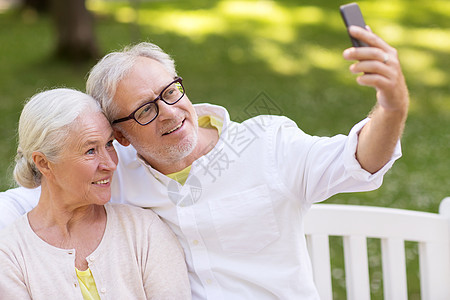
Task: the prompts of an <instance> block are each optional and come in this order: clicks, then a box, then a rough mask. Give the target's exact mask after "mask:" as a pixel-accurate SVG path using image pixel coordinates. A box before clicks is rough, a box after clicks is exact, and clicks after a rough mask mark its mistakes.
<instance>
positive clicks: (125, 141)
mask: <svg viewBox="0 0 450 300" xmlns="http://www.w3.org/2000/svg"><path fill="white" fill-rule="evenodd" d="M113 131H114V138H115V139H116V140H117V141H118V142H119V143H120V144H121V145H122V146H124V147H127V146H129V145H130V141H129V140H128V139H127V138H126V137H125V136H124V135H123V134H122V131H120V130H119V129H117V128H113Z"/></svg>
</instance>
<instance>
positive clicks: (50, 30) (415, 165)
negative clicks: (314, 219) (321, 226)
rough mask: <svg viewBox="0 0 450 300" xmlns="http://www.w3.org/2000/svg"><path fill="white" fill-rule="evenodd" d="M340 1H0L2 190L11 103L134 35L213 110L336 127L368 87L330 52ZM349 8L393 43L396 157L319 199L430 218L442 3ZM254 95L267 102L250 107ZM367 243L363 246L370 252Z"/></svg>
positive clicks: (439, 110)
mask: <svg viewBox="0 0 450 300" xmlns="http://www.w3.org/2000/svg"><path fill="white" fill-rule="evenodd" d="M23 1H25V0H23ZM52 2H53V4H52ZM347 2H349V1H337V0H303V1H299V0H284V1H262V0H260V1H256V0H255V1H250V0H249V1H227V0H194V1H176V0H167V1H157V0H154V1H151V0H129V1H115V0H107V1H106V0H103V1H101V0H86V2H84V1H82V0H48V1H44V0H34V1H30V0H26V3H25V2H20V1H19V0H0V127H1V131H0V144H1V147H0V178H1V181H0V188H1V189H2V190H5V189H8V188H9V187H11V186H13V181H12V179H11V164H12V162H13V158H14V155H15V151H16V126H17V121H18V118H19V115H20V111H21V108H22V106H23V103H24V101H25V100H26V99H27V98H29V97H30V96H32V95H33V94H35V93H36V92H39V91H41V90H43V89H47V88H53V87H62V86H64V87H72V88H77V89H80V90H83V91H84V84H85V80H86V74H87V73H88V71H89V69H90V68H91V67H92V66H93V65H94V64H95V62H96V61H97V59H98V58H99V57H100V56H102V55H104V54H105V53H107V52H109V51H112V50H118V49H121V48H122V47H123V46H125V45H128V44H132V43H137V42H140V41H150V42H153V43H156V44H158V45H159V46H160V47H162V48H163V49H164V50H165V51H166V52H168V53H170V54H171V55H172V56H173V57H174V58H175V60H176V62H177V70H178V73H179V75H181V76H182V77H183V78H184V81H183V83H184V85H185V87H186V90H187V93H188V95H189V98H190V99H191V100H192V101H193V102H194V103H201V102H209V103H213V104H218V105H223V106H225V107H227V108H228V109H229V111H230V113H231V116H232V118H233V119H235V120H243V119H245V118H248V117H249V116H251V115H253V114H260V113H277V114H282V115H286V116H288V117H290V118H291V119H293V120H295V121H296V122H297V124H298V125H299V127H300V128H302V129H303V130H304V131H305V132H307V133H310V134H313V135H321V136H324V135H325V136H332V135H336V134H347V133H348V131H349V130H350V128H351V127H352V126H353V125H354V124H355V123H356V122H358V121H360V120H361V119H363V118H364V117H365V116H366V115H367V114H368V112H369V111H370V110H371V108H372V106H373V105H374V104H375V92H374V90H373V89H371V88H367V87H360V86H358V85H357V84H356V82H355V78H356V76H355V75H353V74H351V73H350V72H349V71H348V67H349V66H350V64H351V63H350V62H347V61H345V60H344V59H343V58H342V51H343V50H344V49H345V48H347V47H349V46H350V41H349V38H348V36H347V33H346V30H345V27H344V25H343V22H342V20H341V17H340V14H339V5H341V4H345V3H347ZM55 3H59V4H58V5H56V4H55ZM358 3H359V5H360V7H361V10H362V12H363V14H364V16H365V19H366V22H367V24H369V25H370V26H371V28H372V30H373V31H374V32H375V33H377V34H379V35H380V36H381V37H383V38H384V39H385V40H386V41H387V42H388V43H390V44H391V45H393V46H394V47H396V48H397V49H398V51H399V55H400V59H401V62H402V66H403V70H404V73H405V76H406V79H407V83H408V86H409V90H410V96H411V106H410V113H409V119H408V121H407V126H406V130H405V133H404V136H403V142H402V147H403V152H404V153H403V157H402V158H401V159H400V160H399V161H398V162H397V163H396V164H395V165H394V167H393V169H392V170H391V171H390V173H389V174H388V175H387V176H386V177H385V182H384V185H383V186H382V187H381V188H380V189H379V190H377V191H373V192H369V193H358V194H343V195H337V196H334V197H333V198H331V199H330V200H329V201H328V203H349V204H363V205H374V206H386V207H396V208H406V209H412V210H420V211H428V212H437V211H438V207H439V202H440V201H441V200H442V199H443V198H444V197H446V196H450V179H449V178H450V177H449V175H450V174H449V169H450V72H449V70H450V59H449V58H450V1H448V0H441V1H438V0H427V1H425V0H366V1H359V2H358ZM52 7H54V9H51V8H52ZM83 9H85V11H84V10H83ZM77 18H81V19H80V20H82V22H81V25H80V24H77ZM91 21H92V23H91ZM78 22H79V21H78ZM79 23H80V22H79ZM77 26H81V27H77ZM71 43H72V44H71ZM261 99H262V101H263V102H264V103H269V104H270V105H269V106H266V107H265V108H264V107H259V108H257V109H255V108H256V107H255V106H252V105H254V104H255V103H257V102H258V101H259V102H260V101H261ZM335 243H336V246H335V249H336V250H335V251H336V253H337V254H335V255H336V256H338V255H339V251H340V250H339V249H340V244H339V243H340V242H339V241H336V242H335ZM407 246H408V247H407V253H406V254H407V259H408V268H409V271H408V274H409V275H410V276H408V285H409V290H410V292H409V293H410V299H418V295H419V292H420V287H419V284H418V283H417V281H416V280H417V279H416V278H415V277H416V276H415V275H416V274H417V272H418V271H417V270H418V262H417V255H416V254H417V245H414V243H410V244H408V245H407ZM379 247H380V246H379V243H378V242H377V241H369V251H372V252H373V254H374V257H377V256H379V255H378V254H377V253H379ZM370 263H371V284H372V288H373V294H372V296H373V299H380V297H382V282H381V280H380V276H381V264H380V262H379V257H378V259H373V260H371V261H370ZM333 264H334V269H333V276H334V279H333V285H334V287H335V290H336V291H335V296H336V299H343V298H345V291H344V289H343V286H344V285H345V284H344V283H343V278H344V277H345V274H344V271H343V269H342V260H339V259H337V260H336V261H335V262H334V263H333Z"/></svg>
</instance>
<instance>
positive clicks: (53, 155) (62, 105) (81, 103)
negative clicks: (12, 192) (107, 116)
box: [13, 88, 102, 188]
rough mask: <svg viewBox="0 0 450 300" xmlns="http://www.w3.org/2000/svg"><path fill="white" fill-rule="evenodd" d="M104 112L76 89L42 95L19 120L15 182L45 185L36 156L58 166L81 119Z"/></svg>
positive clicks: (28, 186) (31, 102) (87, 96)
mask: <svg viewBox="0 0 450 300" xmlns="http://www.w3.org/2000/svg"><path fill="white" fill-rule="evenodd" d="M90 111H92V112H97V111H98V112H102V110H101V108H100V105H99V103H98V102H97V101H95V100H94V99H93V98H92V97H91V96H89V95H87V94H85V93H82V92H80V91H77V90H73V89H66V88H58V89H53V90H48V91H44V92H41V93H38V94H36V95H34V96H33V97H31V98H30V100H29V101H28V102H27V103H26V104H25V106H24V108H23V110H22V113H21V115H20V119H19V128H18V135H19V143H18V147H17V155H16V159H15V160H16V165H15V167H14V172H13V173H14V179H15V180H16V182H17V183H18V184H19V185H21V186H24V187H26V188H35V187H38V186H40V185H41V178H42V174H41V173H40V171H39V169H38V168H37V167H36V165H35V163H34V161H33V157H32V154H33V152H35V151H37V152H41V153H42V154H44V155H45V156H46V157H47V159H48V160H49V161H51V162H57V161H58V158H59V155H60V153H61V151H62V150H63V149H64V147H65V144H66V142H67V140H68V138H69V135H70V130H71V129H72V128H73V126H72V125H73V124H75V123H76V120H77V118H78V116H80V115H81V114H83V113H86V112H90Z"/></svg>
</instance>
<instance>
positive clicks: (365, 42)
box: [341, 4, 408, 110]
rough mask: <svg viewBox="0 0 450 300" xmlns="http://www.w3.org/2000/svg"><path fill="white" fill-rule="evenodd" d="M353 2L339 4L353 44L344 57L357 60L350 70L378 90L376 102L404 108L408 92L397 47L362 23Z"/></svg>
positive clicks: (383, 105)
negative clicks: (349, 4)
mask: <svg viewBox="0 0 450 300" xmlns="http://www.w3.org/2000/svg"><path fill="white" fill-rule="evenodd" d="M355 5H356V6H357V4H351V6H348V5H347V6H344V8H345V7H347V9H343V8H342V7H341V14H342V17H343V19H344V22H345V24H346V25H347V24H348V26H349V27H348V28H347V29H348V33H349V35H350V37H351V39H352V43H353V45H356V46H355V47H352V48H348V49H346V50H345V51H344V53H343V56H344V58H345V59H347V60H356V61H357V62H356V63H354V64H352V65H351V66H350V71H351V72H352V73H355V74H358V73H363V74H362V75H360V76H359V77H358V78H357V82H358V84H360V85H364V86H371V87H374V88H375V89H376V90H377V100H378V104H379V105H381V106H382V107H384V108H385V109H387V110H398V109H401V110H404V109H405V103H407V102H408V91H407V87H406V83H405V79H404V76H403V73H402V70H401V67H400V62H399V59H398V54H397V50H396V49H395V48H393V47H391V46H390V45H389V44H387V43H386V42H385V41H384V40H383V39H381V38H380V37H379V36H377V35H376V34H374V33H373V32H372V31H371V30H370V28H369V27H367V26H366V25H365V22H364V20H362V15H361V13H360V10H359V8H358V9H357V10H356V12H355ZM348 7H351V9H350V10H349V9H348ZM358 12H359V13H358ZM361 20H362V21H361ZM353 24H356V25H353ZM355 41H356V42H355ZM406 107H407V105H406Z"/></svg>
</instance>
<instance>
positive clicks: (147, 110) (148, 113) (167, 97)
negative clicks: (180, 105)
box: [113, 77, 185, 126]
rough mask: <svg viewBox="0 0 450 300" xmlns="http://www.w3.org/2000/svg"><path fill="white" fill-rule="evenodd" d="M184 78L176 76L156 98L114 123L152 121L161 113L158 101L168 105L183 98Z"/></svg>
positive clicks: (140, 123) (142, 123)
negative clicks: (132, 120)
mask: <svg viewBox="0 0 450 300" xmlns="http://www.w3.org/2000/svg"><path fill="white" fill-rule="evenodd" d="M182 80H183V79H182V78H181V77H177V78H175V80H174V81H172V82H171V83H169V85H167V86H166V87H165V88H164V89H163V90H162V92H161V93H160V94H159V96H158V97H156V99H155V100H153V101H150V102H147V103H144V104H142V105H141V106H139V107H138V108H137V109H136V110H135V111H133V112H132V113H131V114H130V115H129V116H128V117H125V118H120V119H117V120H115V121H113V124H116V123H120V122H124V121H127V120H131V119H134V120H135V121H136V122H137V123H138V124H139V125H142V126H144V125H147V124H149V123H150V122H152V121H153V120H154V119H156V117H157V116H158V114H159V108H158V104H157V103H156V101H158V100H161V101H164V103H166V104H168V105H173V104H175V103H177V102H178V101H180V100H181V98H183V96H184V94H185V91H184V87H183V84H182V83H181V81H182Z"/></svg>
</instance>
